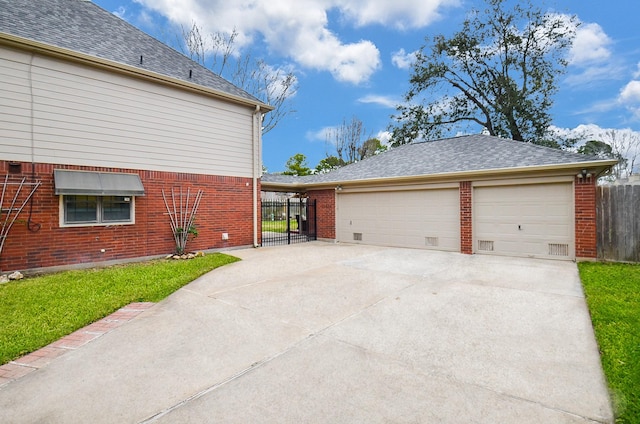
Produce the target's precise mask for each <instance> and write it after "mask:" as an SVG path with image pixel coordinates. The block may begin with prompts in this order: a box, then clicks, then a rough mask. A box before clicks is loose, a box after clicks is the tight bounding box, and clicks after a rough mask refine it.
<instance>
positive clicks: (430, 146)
mask: <svg viewBox="0 0 640 424" xmlns="http://www.w3.org/2000/svg"><path fill="white" fill-rule="evenodd" d="M594 162H597V163H598V164H599V165H601V166H604V167H608V166H610V165H611V164H613V163H615V161H611V160H601V159H599V158H597V157H593V156H587V155H582V154H578V153H572V152H567V151H564V150H559V149H553V148H549V147H543V146H538V145H535V144H530V143H523V142H520V141H513V140H507V139H503V138H499V137H493V136H488V135H482V134H476V135H465V136H461V137H454V138H446V139H441V140H435V141H426V142H419V143H412V144H406V145H403V146H400V147H396V148H394V149H391V150H389V151H387V152H385V153H381V154H379V155H376V156H372V157H370V158H367V159H365V160H362V161H360V162H356V163H353V164H350V165H347V166H344V167H342V168H339V169H337V170H335V171H332V172H329V173H326V174H320V175H310V176H305V177H292V176H287V175H271V174H267V175H264V176H263V177H262V181H263V183H265V182H266V183H269V182H272V183H291V184H295V183H299V184H317V183H329V182H336V183H339V182H350V181H351V182H353V181H366V180H378V179H387V178H388V179H392V178H400V177H415V176H435V175H446V174H452V173H464V172H480V171H490V170H509V169H510V170H514V171H515V170H526V169H534V168H540V167H545V166H550V167H552V166H554V165H557V166H562V165H566V166H567V167H572V166H573V167H575V166H576V165H578V166H579V165H580V164H587V163H589V164H593V163H594Z"/></svg>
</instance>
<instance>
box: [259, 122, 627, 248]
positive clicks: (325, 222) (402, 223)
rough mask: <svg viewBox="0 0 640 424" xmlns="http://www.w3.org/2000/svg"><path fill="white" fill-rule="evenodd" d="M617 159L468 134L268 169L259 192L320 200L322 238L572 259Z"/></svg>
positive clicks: (588, 242)
mask: <svg viewBox="0 0 640 424" xmlns="http://www.w3.org/2000/svg"><path fill="white" fill-rule="evenodd" d="M615 163H616V161H615V160H609V159H606V160H603V159H599V158H597V157H591V156H586V155H581V154H577V153H572V152H566V151H562V150H558V149H552V148H547V147H542V146H537V145H533V144H529V143H523V142H516V141H513V140H505V139H501V138H498V137H492V136H486V135H470V136H463V137H455V138H449V139H442V140H436V141H430V142H420V143H412V144H408V145H404V146H400V147H397V148H394V149H391V150H389V151H388V152H385V153H382V154H380V155H377V156H373V157H371V158H367V159H365V160H363V161H361V162H358V163H354V164H351V165H348V166H345V167H343V168H340V169H337V170H335V171H332V172H330V173H327V174H323V175H312V176H308V177H289V176H283V175H265V176H264V177H263V179H262V190H264V191H289V192H298V193H304V194H305V195H306V196H308V197H309V198H312V199H317V200H318V202H319V203H318V205H319V206H318V207H319V208H321V207H322V208H323V209H322V211H320V210H319V212H318V219H319V222H318V224H317V225H318V235H319V237H320V238H325V239H329V240H335V241H337V242H341V243H362V244H371V245H381V246H398V247H410V248H419V249H437V250H446V251H456V252H461V253H467V254H490V255H504V256H520V257H534V258H546V259H563V260H575V259H577V258H595V257H596V219H595V214H596V211H595V188H596V181H597V178H598V177H599V176H600V175H602V174H603V173H605V172H607V171H608V170H609V169H610V167H611V166H613V165H614V164H615ZM323 234H324V235H323Z"/></svg>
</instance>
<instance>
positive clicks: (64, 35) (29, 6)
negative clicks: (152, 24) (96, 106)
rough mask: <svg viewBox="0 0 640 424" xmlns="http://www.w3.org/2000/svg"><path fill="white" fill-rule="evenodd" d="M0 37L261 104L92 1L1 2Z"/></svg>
mask: <svg viewBox="0 0 640 424" xmlns="http://www.w3.org/2000/svg"><path fill="white" fill-rule="evenodd" d="M0 33H7V34H11V35H13V36H17V37H21V38H26V39H29V40H33V41H37V42H40V43H45V44H48V45H51V46H55V47H59V48H63V49H68V50H71V51H74V52H79V53H83V54H86V55H90V56H94V57H97V58H101V59H106V60H109V61H113V62H117V63H121V64H125V65H129V66H133V67H136V68H139V69H144V70H146V71H151V72H154V73H158V74H161V75H165V76H169V77H173V78H176V79H179V80H183V81H186V82H189V83H193V84H198V85H201V86H204V87H207V88H210V89H213V90H216V91H218V92H221V93H224V94H230V95H232V96H234V97H238V98H241V99H245V100H247V101H248V102H251V103H255V104H263V102H261V101H260V100H259V99H257V98H255V97H254V96H252V95H250V94H249V93H247V92H246V91H244V90H242V89H240V88H238V87H236V86H235V85H233V84H231V83H230V82H229V81H227V80H225V79H224V78H222V77H220V76H219V75H217V74H215V73H213V72H211V71H210V70H208V69H207V68H205V67H203V66H201V65H200V64H198V63H197V62H195V61H193V60H191V59H189V58H188V57H187V56H185V55H183V54H182V53H180V52H178V51H176V50H174V49H172V48H171V47H169V46H167V45H166V44H164V43H162V42H160V41H158V40H156V39H155V38H153V37H151V36H150V35H148V34H146V33H144V32H142V31H140V30H139V29H137V28H136V27H134V26H132V25H130V24H129V23H127V22H126V21H124V20H122V19H120V18H119V17H117V16H115V15H114V14H112V13H110V12H108V11H106V10H104V9H102V8H100V7H99V6H97V5H95V4H94V3H93V2H91V1H86V0H37V1H36V0H0Z"/></svg>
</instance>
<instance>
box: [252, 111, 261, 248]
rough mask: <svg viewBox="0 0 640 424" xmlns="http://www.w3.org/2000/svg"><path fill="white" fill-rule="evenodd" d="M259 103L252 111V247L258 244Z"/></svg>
mask: <svg viewBox="0 0 640 424" xmlns="http://www.w3.org/2000/svg"><path fill="white" fill-rule="evenodd" d="M260 115H261V113H260V105H256V110H255V111H254V112H253V247H259V244H258V194H259V193H258V178H259V176H260V174H261V171H262V168H261V166H260V165H261V163H260V159H261V158H262V155H261V153H260V139H261V134H262V119H261V118H260Z"/></svg>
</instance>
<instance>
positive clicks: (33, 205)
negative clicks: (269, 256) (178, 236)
mask: <svg viewBox="0 0 640 424" xmlns="http://www.w3.org/2000/svg"><path fill="white" fill-rule="evenodd" d="M270 110H272V108H271V107H270V106H269V105H266V104H264V103H262V102H261V101H260V100H258V99H256V98H255V97H253V96H251V95H249V94H248V93H246V92H245V91H243V90H241V89H239V88H238V87H236V86H234V85H232V84H231V83H229V82H228V81H226V80H224V79H223V78H221V77H219V76H218V75H216V74H214V73H212V72H210V71H209V70H207V69H206V68H204V67H202V66H200V65H199V64H197V63H196V62H194V61H192V60H190V59H189V58H187V57H186V56H184V55H182V54H180V53H179V52H177V51H175V50H173V49H171V48H169V47H168V46H166V45H164V44H163V43H161V42H159V41H158V40H156V39H154V38H152V37H150V36H148V35H147V34H145V33H143V32H142V31H140V30H138V29H136V28H135V27H133V26H131V25H129V24H128V23H126V22H125V21H123V20H121V19H120V18H118V17H116V16H115V15H113V14H111V13H109V12H107V11H105V10H103V9H101V8H100V7H98V6H96V5H95V4H93V3H92V2H90V1H83V0H39V1H37V2H34V1H31V0H0V176H2V177H3V178H2V179H1V180H2V181H7V183H4V185H3V187H8V188H7V192H6V193H7V196H3V205H2V208H9V206H10V203H11V199H13V198H14V197H15V196H14V194H13V193H12V192H11V191H12V190H16V187H18V186H19V182H20V181H24V182H26V184H27V185H28V184H31V186H30V187H36V185H37V184H36V183H38V184H39V186H37V187H36V190H35V192H34V194H33V196H32V197H31V198H30V199H28V201H26V202H25V203H24V207H23V208H22V209H21V210H22V212H21V213H20V215H19V216H18V217H17V220H16V222H15V223H14V225H13V227H12V228H11V230H10V232H9V233H8V236H7V237H6V238H5V239H4V240H3V241H4V245H3V247H2V250H1V251H0V269H3V270H15V269H20V270H32V269H40V268H50V267H58V266H68V265H76V264H83V265H88V264H94V263H98V262H101V263H104V262H107V263H109V262H111V261H123V260H129V259H133V258H147V257H156V256H159V255H166V254H168V253H171V252H173V251H175V248H176V246H175V242H174V237H173V233H172V231H171V224H170V216H169V214H168V210H170V209H171V208H172V206H171V207H170V208H167V204H166V203H165V199H164V198H163V192H164V193H165V195H166V197H165V198H168V199H169V200H168V202H167V203H169V205H171V203H172V200H171V193H172V191H173V192H174V193H175V199H178V200H176V201H177V202H186V199H187V194H189V197H190V201H191V202H193V201H194V197H195V194H196V193H197V192H198V191H199V190H201V191H202V199H201V202H200V205H199V208H198V211H197V216H196V219H195V226H196V227H197V230H198V237H197V238H195V239H193V240H192V241H190V245H189V246H188V248H189V249H191V250H207V249H221V248H228V247H234V246H254V245H258V244H259V237H260V232H259V231H258V228H259V227H258V225H259V213H258V212H259V210H258V208H259V202H260V200H259V196H260V176H261V122H262V115H263V114H264V113H267V112H269V111H270ZM0 184H1V181H0ZM0 188H1V187H0ZM25 193H26V191H25ZM22 199H23V198H22V197H21V198H20V199H19V200H18V202H17V204H20V202H22ZM24 199H26V198H24ZM183 204H184V203H180V205H183ZM192 205H193V203H190V204H189V207H190V206H192ZM14 209H16V210H17V207H16V208H14ZM178 209H180V206H178ZM6 216H7V214H6V213H5V214H4V216H2V220H4V219H5V217H6ZM14 216H15V215H14ZM2 220H0V221H2Z"/></svg>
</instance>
